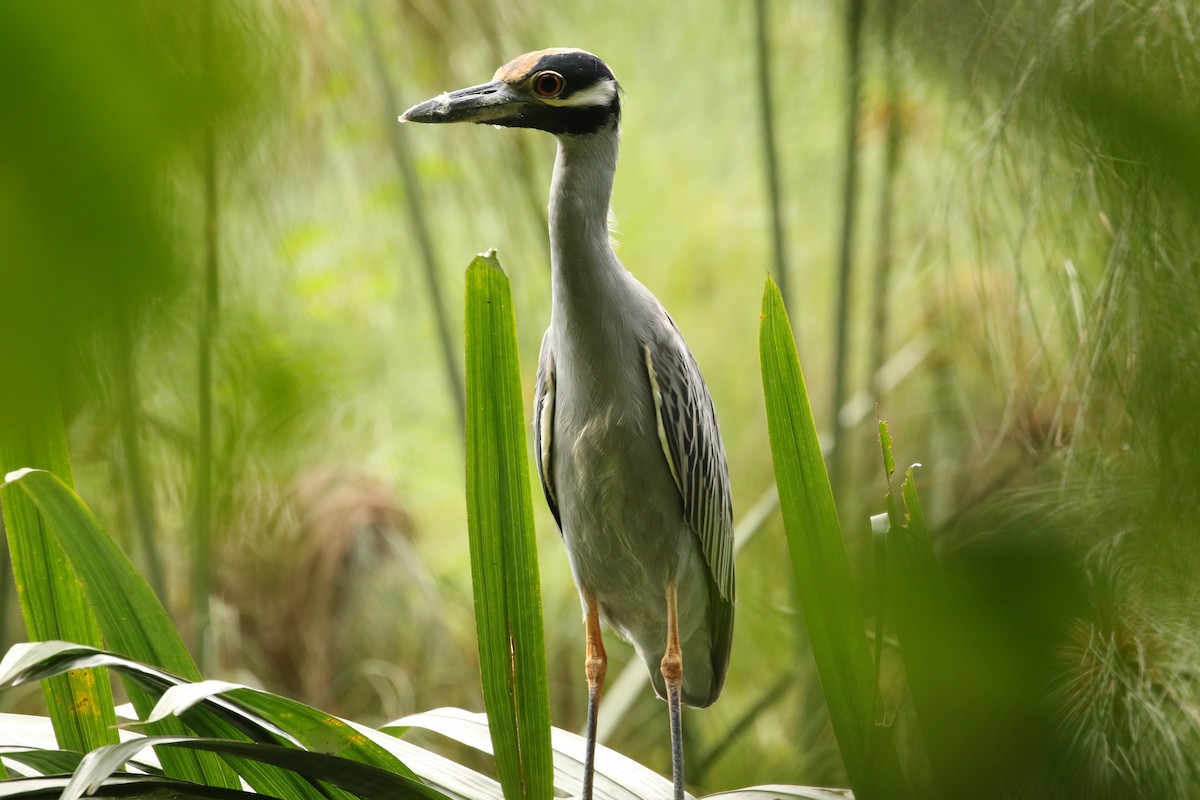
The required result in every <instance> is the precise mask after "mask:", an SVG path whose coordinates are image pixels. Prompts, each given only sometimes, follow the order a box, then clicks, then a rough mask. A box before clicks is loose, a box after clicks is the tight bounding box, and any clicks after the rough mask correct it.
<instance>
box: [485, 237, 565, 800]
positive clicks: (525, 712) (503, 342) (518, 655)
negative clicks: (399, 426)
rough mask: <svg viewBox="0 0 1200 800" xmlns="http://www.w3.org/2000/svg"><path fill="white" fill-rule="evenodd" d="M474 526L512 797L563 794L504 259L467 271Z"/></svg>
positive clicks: (497, 743)
mask: <svg viewBox="0 0 1200 800" xmlns="http://www.w3.org/2000/svg"><path fill="white" fill-rule="evenodd" d="M466 283H467V292H466V303H467V309H466V350H467V358H466V362H467V364H466V366H467V369H466V391H467V419H466V433H467V526H468V530H469V537H470V545H471V577H472V585H473V587H474V592H475V613H476V628H477V632H478V636H479V657H480V667H481V671H482V678H483V696H484V706H485V708H486V710H487V715H488V719H489V720H490V723H491V724H490V730H491V736H492V742H493V746H494V748H495V754H496V762H497V767H498V771H499V773H500V782H501V784H502V785H503V787H504V793H505V796H506V797H525V798H536V799H537V800H545V798H549V797H551V795H552V792H553V765H552V757H551V747H550V706H549V699H548V689H547V679H546V663H545V639H544V634H543V631H542V603H541V591H540V587H539V579H538V565H537V549H536V537H535V532H534V526H533V501H532V493H531V490H530V479H529V460H528V455H527V450H526V443H525V410H524V403H523V401H522V396H521V373H520V365H519V363H518V358H517V337H516V321H515V317H514V315H513V309H512V300H511V297H510V294H509V287H508V278H507V277H506V276H505V275H504V272H503V270H502V269H501V268H500V264H499V262H498V261H497V260H496V258H495V255H494V254H488V255H484V256H479V257H477V258H476V259H475V260H474V261H473V262H472V263H471V266H470V268H469V269H468V270H467V277H466Z"/></svg>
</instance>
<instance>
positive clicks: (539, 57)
mask: <svg viewBox="0 0 1200 800" xmlns="http://www.w3.org/2000/svg"><path fill="white" fill-rule="evenodd" d="M620 118H621V101H620V98H619V93H618V88H617V80H616V78H615V77H614V76H613V73H612V70H610V69H609V68H608V66H607V65H606V64H605V63H604V62H603V61H601V60H600V59H598V58H596V57H595V56H594V55H592V54H591V53H587V52H584V51H583V50H566V49H555V50H538V51H535V52H533V53H526V54H525V55H523V56H518V57H517V58H515V59H513V60H512V61H510V62H509V63H508V64H505V65H504V66H503V67H501V68H500V69H498V70H496V74H495V76H494V77H493V79H492V82H491V83H485V84H482V85H480V86H472V87H469V88H467V89H459V90H458V91H455V92H448V93H446V94H442V95H439V96H438V97H435V98H433V99H432V100H426V101H425V102H424V103H419V104H418V105H415V106H413V107H412V108H410V109H409V110H408V111H405V112H404V114H403V115H402V116H401V117H400V119H401V121H406V122H408V121H411V122H435V123H442V122H475V123H479V124H485V123H486V124H489V125H503V126H507V127H510V128H537V129H538V130H543V131H547V132H549V133H553V134H556V135H565V136H572V135H575V136H580V135H587V134H591V133H596V132H598V131H601V130H606V129H608V128H610V127H616V125H617V123H618V122H619V121H620Z"/></svg>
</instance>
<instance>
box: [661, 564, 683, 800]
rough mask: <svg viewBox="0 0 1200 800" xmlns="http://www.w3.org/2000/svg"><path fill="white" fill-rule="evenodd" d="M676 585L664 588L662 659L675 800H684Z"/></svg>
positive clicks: (681, 673) (680, 654)
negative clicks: (664, 613)
mask: <svg viewBox="0 0 1200 800" xmlns="http://www.w3.org/2000/svg"><path fill="white" fill-rule="evenodd" d="M677 605H678V602H677V599H676V590H675V584H673V583H672V584H670V585H669V586H667V648H666V651H665V652H664V653H663V658H662V676H663V681H664V682H665V683H666V685H667V709H668V711H669V713H670V717H671V776H672V778H673V780H674V783H675V800H683V718H682V716H681V712H680V694H681V692H682V688H683V652H682V651H681V650H680V649H679V614H678V609H677Z"/></svg>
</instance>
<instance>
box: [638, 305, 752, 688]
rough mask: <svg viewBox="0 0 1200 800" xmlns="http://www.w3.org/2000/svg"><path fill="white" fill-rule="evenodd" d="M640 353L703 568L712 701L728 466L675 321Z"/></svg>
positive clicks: (723, 626) (725, 586) (718, 679)
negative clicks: (707, 579) (706, 585)
mask: <svg viewBox="0 0 1200 800" xmlns="http://www.w3.org/2000/svg"><path fill="white" fill-rule="evenodd" d="M667 321H668V322H669V325H666V326H664V327H663V328H662V329H661V332H660V335H659V336H658V337H657V339H656V340H655V341H652V342H648V343H646V344H645V346H644V354H645V359H646V370H647V373H648V374H649V377H650V387H651V391H652V392H653V395H654V411H655V415H656V417H657V425H658V433H659V441H660V442H661V443H662V445H663V455H664V456H665V457H666V460H667V465H668V466H669V467H670V468H671V474H672V476H673V477H674V478H675V482H676V485H677V486H678V487H679V494H680V496H681V497H682V498H683V514H684V519H685V520H686V521H687V524H688V527H690V528H691V529H692V531H693V532H694V533H695V534H696V537H697V539H698V540H699V544H700V552H701V554H702V555H703V557H704V561H705V563H706V564H707V565H708V570H709V575H710V578H711V580H710V582H709V615H710V620H709V622H710V630H711V635H712V657H713V676H714V680H715V684H714V686H713V690H712V696H711V698H710V700H709V702H712V701H713V700H715V699H716V698H717V695H718V694H720V691H721V685H722V683H723V682H724V679H725V671H726V668H727V666H728V664H729V650H730V645H731V643H732V641H733V602H734V570H733V503H732V500H731V499H730V489H729V466H728V463H727V462H726V459H725V447H724V445H723V444H722V442H721V433H720V429H719V428H718V427H717V415H716V411H715V410H714V408H713V402H712V397H711V396H710V395H709V392H708V386H706V385H705V383H704V378H703V377H702V376H701V374H700V368H699V367H698V366H697V365H696V360H695V359H694V358H693V357H692V354H691V352H690V351H689V350H688V348H687V345H686V344H685V343H684V340H683V336H682V335H681V334H680V333H679V329H678V328H676V327H675V322H674V321H673V320H671V319H670V317H667Z"/></svg>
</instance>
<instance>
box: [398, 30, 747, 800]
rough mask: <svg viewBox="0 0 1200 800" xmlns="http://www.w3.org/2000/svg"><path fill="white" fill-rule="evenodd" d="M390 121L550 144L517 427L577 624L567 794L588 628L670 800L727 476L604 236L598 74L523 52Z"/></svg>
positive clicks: (719, 597)
mask: <svg viewBox="0 0 1200 800" xmlns="http://www.w3.org/2000/svg"><path fill="white" fill-rule="evenodd" d="M401 120H402V121H404V120H413V121H418V122H457V121H467V122H479V123H491V124H494V125H501V126H511V127H526V128H537V129H540V130H544V131H547V132H550V133H553V134H554V135H555V136H556V137H557V139H558V153H557V157H556V159H555V163H554V177H553V180H552V182H551V187H550V209H549V210H550V214H549V222H550V249H551V267H552V270H551V273H552V289H553V304H552V305H553V307H552V310H551V316H550V327H549V329H548V330H547V331H546V335H545V337H544V338H543V340H542V349H541V357H540V358H539V360H538V370H537V385H536V389H535V396H534V419H533V429H534V439H535V452H536V457H537V467H538V474H539V476H540V478H541V483H542V488H543V490H544V492H545V494H546V500H547V502H548V503H549V505H550V509H551V511H552V512H553V513H554V517H555V519H556V521H557V522H558V525H559V529H560V531H561V533H562V538H563V542H564V543H565V545H566V549H567V555H568V559H569V561H570V564H571V571H572V574H573V577H574V579H575V584H576V586H577V587H578V589H579V595H580V600H581V602H582V604H583V607H584V614H585V622H586V623H587V640H588V659H587V669H588V686H589V702H588V750H587V755H586V759H585V764H586V766H585V773H584V783H583V796H584V797H585V798H590V796H591V785H592V784H591V771H592V764H593V750H594V742H595V716H596V709H597V705H598V700H599V693H600V687H602V685H603V682H604V672H605V664H606V663H607V657H606V656H605V654H604V650H603V645H602V643H601V642H600V641H599V627H598V625H599V622H598V620H602V621H603V622H605V623H606V624H607V625H608V626H609V627H611V628H613V629H614V630H616V631H617V632H618V633H619V634H620V635H621V636H623V637H624V638H626V639H627V640H629V641H630V642H632V643H633V645H634V647H635V648H636V649H637V651H638V654H639V655H640V656H641V658H642V659H643V660H644V661H645V662H646V665H647V667H648V668H649V671H650V676H651V679H652V680H653V682H654V686H655V690H656V691H657V693H658V694H659V695H660V696H662V697H665V698H667V699H668V702H669V705H670V707H671V732H672V758H673V766H674V775H675V796H676V797H677V798H682V797H683V763H682V762H683V759H682V741H681V736H682V733H681V728H680V723H679V701H680V700H682V702H684V703H687V704H688V705H693V706H707V705H710V704H711V703H713V702H714V701H715V700H716V699H717V697H718V695H719V694H720V693H721V688H722V686H723V684H724V681H725V673H726V670H727V668H728V665H729V652H730V643H731V641H732V638H733V603H734V571H733V519H732V510H731V505H730V496H729V495H730V493H729V471H728V468H727V466H726V461H725V452H724V447H723V445H722V443H721V435H720V432H719V430H718V427H717V419H716V414H715V412H714V410H713V404H712V399H711V398H710V396H709V392H708V388H707V387H706V386H705V384H704V379H703V378H702V377H701V376H700V370H699V368H698V367H697V366H696V361H695V359H693V358H692V354H691V353H690V352H689V350H688V348H687V345H686V344H685V343H684V340H683V337H682V335H681V334H680V333H679V329H678V328H676V326H675V323H674V321H673V320H672V319H671V317H670V316H669V315H668V314H667V312H666V310H665V309H664V308H663V306H662V305H661V304H660V303H659V302H658V300H657V299H656V298H655V297H654V295H652V294H651V293H650V292H649V291H648V290H647V289H646V288H645V287H644V286H642V284H641V283H639V282H638V281H637V280H636V279H635V278H634V277H633V276H632V275H630V274H629V272H627V271H626V270H625V268H624V267H623V266H622V265H621V262H620V261H619V260H618V259H617V256H616V254H615V253H614V252H613V250H612V246H611V243H610V240H609V229H608V211H609V201H610V199H611V196H612V185H613V176H614V174H615V172H616V166H617V150H618V139H619V127H620V98H619V95H618V90H617V83H616V78H615V77H614V76H613V74H612V72H611V71H610V70H609V68H608V67H607V66H606V65H605V64H604V62H602V61H601V60H600V59H598V58H596V57H595V56H594V55H592V54H590V53H586V52H584V51H582V50H568V49H554V50H539V51H536V52H533V53H527V54H525V55H523V56H519V57H518V58H516V59H514V60H513V61H511V62H510V63H509V64H507V65H505V66H503V67H501V68H500V69H499V70H497V72H496V74H495V76H494V77H493V80H492V81H491V82H490V83H487V84H482V85H480V86H473V87H470V88H468V89H461V90H459V91H456V92H450V93H448V94H443V95H441V96H439V97H436V98H434V99H432V100H429V101H427V102H425V103H421V104H419V105H417V106H414V107H413V108H411V109H409V110H408V111H406V112H405V113H404V115H403V116H402V117H401ZM674 609H677V613H676V612H675V611H674ZM597 618H598V619H597ZM675 625H677V632H678V648H677V649H676V648H675V647H674V642H675V639H674V638H672V634H673V633H674V630H673V626H675Z"/></svg>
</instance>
